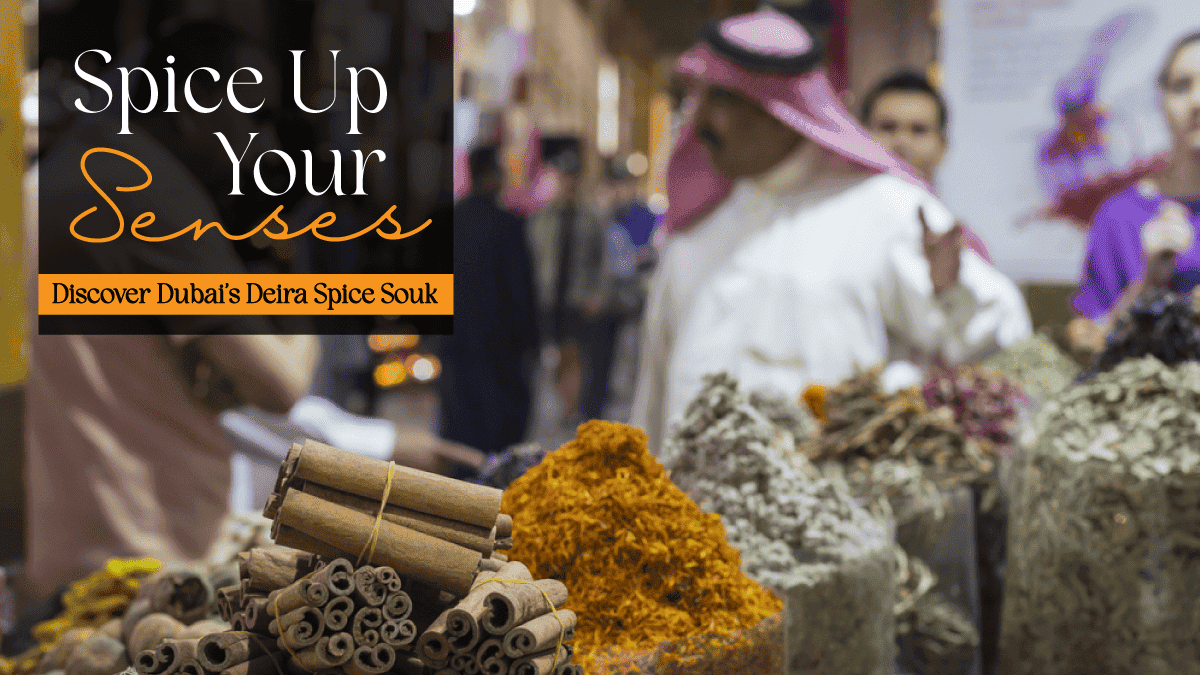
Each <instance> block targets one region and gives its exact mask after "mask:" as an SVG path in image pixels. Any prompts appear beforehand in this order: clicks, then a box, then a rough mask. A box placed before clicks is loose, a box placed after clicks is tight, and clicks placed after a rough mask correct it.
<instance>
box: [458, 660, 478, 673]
mask: <svg viewBox="0 0 1200 675" xmlns="http://www.w3.org/2000/svg"><path fill="white" fill-rule="evenodd" d="M462 672H464V673H466V675H479V662H478V661H476V660H475V659H467V662H466V664H465V665H463V670H462Z"/></svg>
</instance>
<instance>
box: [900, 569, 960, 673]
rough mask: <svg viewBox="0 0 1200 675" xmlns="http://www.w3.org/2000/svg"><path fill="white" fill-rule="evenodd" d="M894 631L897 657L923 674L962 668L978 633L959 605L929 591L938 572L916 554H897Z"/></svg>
mask: <svg viewBox="0 0 1200 675" xmlns="http://www.w3.org/2000/svg"><path fill="white" fill-rule="evenodd" d="M896 562H897V572H896V608H895V612H896V635H897V638H898V640H897V642H898V644H899V645H900V652H901V653H900V661H901V663H903V664H904V665H905V666H906V667H907V668H909V669H911V670H912V671H914V672H918V673H922V674H923V675H954V674H957V673H963V672H967V671H968V670H969V668H970V664H971V660H972V659H973V658H974V655H975V649H976V648H977V647H978V646H979V643H980V639H979V631H977V630H976V629H975V626H974V625H973V624H972V623H971V620H970V619H969V618H968V617H967V616H966V615H965V614H964V613H963V611H962V609H960V608H959V607H957V606H956V605H954V604H953V603H951V602H950V601H948V600H947V599H946V598H945V597H943V596H942V595H941V594H940V593H937V592H934V591H933V589H934V587H936V586H937V585H938V579H937V575H935V574H934V573H933V571H932V570H930V569H929V566H928V565H926V564H925V563H924V562H922V561H921V560H920V559H919V558H910V557H909V556H908V555H907V554H905V553H904V551H903V550H899V549H898V550H897V552H896Z"/></svg>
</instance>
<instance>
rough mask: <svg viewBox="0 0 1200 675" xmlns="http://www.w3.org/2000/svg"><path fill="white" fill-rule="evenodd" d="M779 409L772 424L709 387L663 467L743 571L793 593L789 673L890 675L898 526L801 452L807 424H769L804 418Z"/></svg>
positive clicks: (741, 400)
mask: <svg viewBox="0 0 1200 675" xmlns="http://www.w3.org/2000/svg"><path fill="white" fill-rule="evenodd" d="M755 398H756V399H757V400H759V401H763V400H768V401H769V400H770V399H765V398H764V397H755ZM773 403H774V405H773V407H771V408H769V412H768V413H767V414H764V412H763V411H761V410H759V409H758V408H756V407H755V406H754V405H753V404H752V399H751V397H750V396H748V395H746V394H745V393H742V392H740V391H738V388H737V382H736V381H735V380H733V378H731V377H729V376H728V375H726V374H719V375H711V376H708V377H706V378H705V386H704V389H703V390H702V391H701V392H700V393H699V395H698V396H697V397H696V398H695V399H693V401H692V402H691V404H690V405H689V407H688V411H687V415H686V417H685V419H684V421H683V422H682V424H680V425H678V426H677V427H675V428H674V429H673V431H672V434H671V437H670V438H669V439H668V440H667V442H666V443H665V445H664V449H663V453H664V462H665V463H666V465H667V467H668V468H669V469H670V470H671V477H672V480H674V481H675V482H676V483H677V484H678V485H679V486H680V487H681V488H683V489H684V490H685V491H686V492H687V493H688V494H689V495H691V496H692V497H693V499H695V500H696V501H697V503H699V504H700V506H701V508H703V509H704V510H705V511H709V512H713V513H718V514H720V515H721V516H722V520H723V522H724V525H725V528H726V532H727V533H728V537H729V542H730V544H732V545H733V546H734V547H736V548H738V549H739V550H740V551H741V552H742V562H743V569H744V570H745V571H746V573H747V574H748V575H750V576H751V577H752V578H754V579H755V580H757V581H758V582H759V583H762V584H763V585H765V586H768V587H771V588H775V589H778V590H779V591H781V592H783V593H786V594H787V596H788V601H789V602H788V604H789V614H790V616H789V622H788V624H789V626H788V632H789V650H790V652H791V653H789V655H788V658H789V664H790V667H791V672H799V673H813V674H817V673H830V674H832V673H851V672H853V673H864V674H866V673H884V672H888V673H890V672H891V666H892V659H893V655H894V623H893V605H894V597H895V594H894V590H893V589H894V586H893V583H894V582H893V578H892V562H893V555H894V548H893V546H892V543H891V531H890V524H889V522H888V520H887V519H886V518H882V517H879V516H876V515H872V514H871V513H869V512H868V511H866V510H865V509H863V508H862V507H860V506H858V505H857V504H855V501H854V499H853V497H852V496H851V495H850V492H849V489H848V487H847V486H846V484H845V483H844V482H843V481H841V480H840V479H837V478H831V477H826V476H823V475H822V474H821V472H820V471H819V470H818V469H817V468H816V467H815V466H814V465H812V464H811V463H810V462H809V461H808V460H806V459H805V458H804V457H803V456H800V455H798V454H796V453H795V452H794V445H793V443H794V441H793V438H794V436H793V433H794V431H793V430H794V429H799V430H800V432H801V433H805V432H804V430H803V426H801V425H796V424H788V427H789V428H788V429H781V428H780V427H779V426H776V424H775V423H773V422H772V419H774V420H777V421H778V420H784V421H788V420H795V419H797V418H800V417H799V415H798V414H797V413H795V412H788V411H786V408H785V407H784V406H783V405H782V404H780V403H779V402H778V400H775V401H773ZM800 419H802V418H800ZM780 432H783V433H780Z"/></svg>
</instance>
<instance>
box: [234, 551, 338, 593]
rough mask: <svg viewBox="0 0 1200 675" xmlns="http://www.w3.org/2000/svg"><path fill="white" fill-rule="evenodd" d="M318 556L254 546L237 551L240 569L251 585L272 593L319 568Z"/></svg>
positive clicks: (256, 588)
mask: <svg viewBox="0 0 1200 675" xmlns="http://www.w3.org/2000/svg"><path fill="white" fill-rule="evenodd" d="M317 563H318V558H317V556H315V555H313V554H312V553H305V552H303V551H296V550H286V549H259V548H256V549H252V550H250V551H249V552H247V553H239V554H238V570H239V572H240V573H241V576H242V578H243V579H246V580H248V581H249V582H250V587H251V588H253V589H255V590H259V591H262V592H264V593H270V592H271V591H274V590H276V589H279V588H284V587H286V586H290V585H291V584H293V583H295V582H296V581H297V580H299V579H303V578H304V577H306V576H308V575H309V574H312V573H313V572H315V571H317Z"/></svg>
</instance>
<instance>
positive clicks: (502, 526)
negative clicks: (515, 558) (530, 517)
mask: <svg viewBox="0 0 1200 675" xmlns="http://www.w3.org/2000/svg"><path fill="white" fill-rule="evenodd" d="M495 527H496V538H497V539H508V538H511V537H512V533H513V519H512V516H510V515H508V514H507V513H501V514H500V515H498V516H496V525H495Z"/></svg>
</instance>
